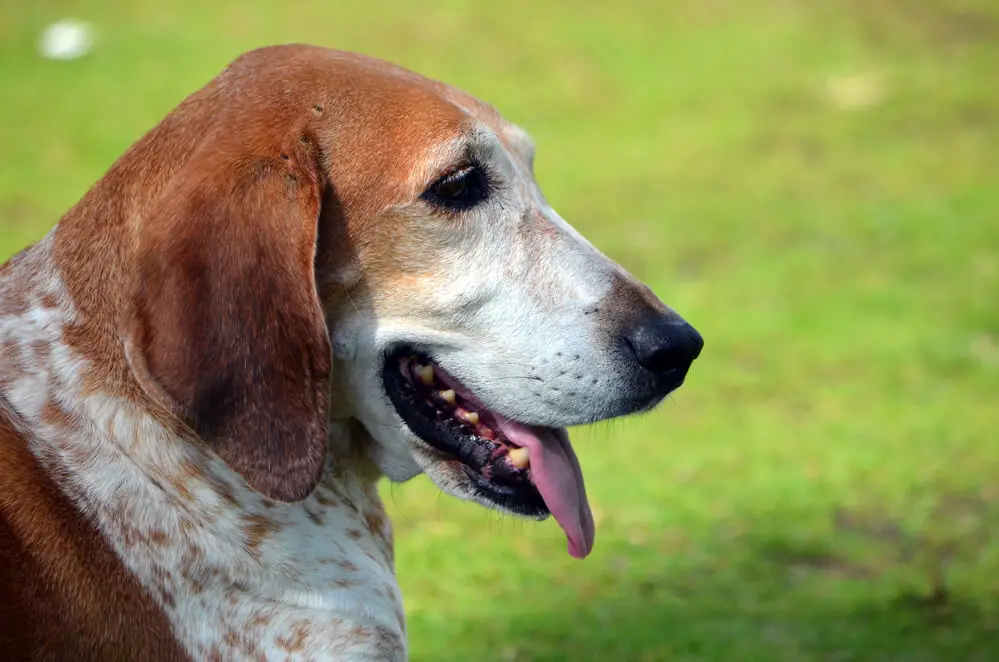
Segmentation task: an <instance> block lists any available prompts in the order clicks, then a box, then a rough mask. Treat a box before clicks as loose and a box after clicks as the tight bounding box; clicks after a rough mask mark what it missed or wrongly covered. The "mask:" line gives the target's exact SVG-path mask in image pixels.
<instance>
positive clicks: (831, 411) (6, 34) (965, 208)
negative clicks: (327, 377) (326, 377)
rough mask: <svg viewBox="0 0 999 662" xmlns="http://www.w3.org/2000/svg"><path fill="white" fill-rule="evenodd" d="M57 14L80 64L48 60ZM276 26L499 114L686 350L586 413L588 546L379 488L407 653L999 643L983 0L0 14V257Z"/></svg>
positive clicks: (992, 222)
mask: <svg viewBox="0 0 999 662" xmlns="http://www.w3.org/2000/svg"><path fill="white" fill-rule="evenodd" d="M70 7H71V8H72V11H70V9H68V8H70ZM67 14H71V15H75V16H79V17H82V18H86V19H89V20H92V21H94V22H95V23H96V24H97V26H98V28H99V30H100V33H101V34H100V41H99V43H98V47H97V49H96V50H95V51H94V52H93V53H92V54H91V55H89V56H88V57H86V58H84V59H81V60H79V61H75V62H70V63H58V62H50V61H45V60H42V59H40V58H38V57H37V56H36V55H35V54H34V41H35V39H36V37H37V34H38V33H39V31H40V29H41V28H42V26H43V25H44V24H45V23H46V22H48V21H50V20H54V19H57V18H60V17H62V16H64V15H67ZM284 41H308V42H314V43H319V44H326V45H331V46H337V47H342V48H347V49H353V50H360V51H363V52H367V53H370V54H373V55H378V56H380V57H384V58H387V59H390V60H394V61H397V62H399V63H401V64H404V65H407V66H409V67H411V68H414V69H417V70H419V71H421V72H423V73H426V74H428V75H431V76H434V77H437V78H441V79H444V80H447V81H449V82H451V83H453V84H456V85H458V86H461V87H463V88H466V89H468V90H469V91H471V92H473V93H475V94H477V95H478V96H480V97H482V98H484V99H486V100H488V101H490V102H491V103H493V104H495V105H496V106H498V107H499V108H500V109H501V110H503V112H504V113H505V114H506V115H507V116H508V117H509V118H511V119H512V120H514V121H516V122H519V123H521V124H523V125H524V126H525V127H526V128H527V129H528V130H529V131H530V132H531V133H532V134H533V135H534V137H535V139H536V142H537V143H538V145H539V158H538V177H539V180H540V181H541V183H542V185H543V186H544V187H545V189H546V191H547V193H548V196H549V198H550V199H551V200H552V201H553V204H554V205H555V206H556V207H557V208H558V209H559V210H560V211H561V213H562V215H563V216H565V217H566V218H568V219H570V220H571V221H572V222H574V223H575V224H576V226H577V227H578V228H580V229H581V230H582V231H583V232H584V233H585V234H587V235H588V236H589V237H590V238H591V239H592V240H593V241H594V242H595V243H596V244H598V245H599V246H600V247H601V248H602V249H604V250H605V251H606V252H607V253H609V254H610V255H611V256H613V257H614V258H616V259H617V260H619V261H620V262H622V263H623V264H624V265H626V266H627V267H628V268H629V269H631V270H632V271H633V272H634V273H635V274H636V275H638V276H640V277H641V278H643V279H645V280H647V281H648V282H649V283H650V284H652V285H653V287H654V288H655V289H656V291H657V292H658V293H659V294H660V295H661V296H662V297H663V298H664V299H665V300H666V301H667V302H669V303H670V304H671V305H673V306H674V307H676V308H677V309H678V310H679V311H681V312H682V314H684V315H685V316H686V317H687V318H688V319H689V320H691V321H692V322H693V323H694V324H695V325H696V326H697V327H698V328H699V329H700V330H701V331H702V333H703V335H704V336H705V338H706V343H707V344H706V348H705V351H704V354H703V357H702V358H701V359H700V360H699V361H698V362H697V364H696V365H695V368H694V370H693V372H692V374H691V377H690V379H689V381H688V384H687V385H686V386H685V387H684V388H683V389H681V391H679V392H678V393H677V394H676V395H675V396H674V397H673V398H672V399H671V401H669V402H668V403H667V404H666V406H664V407H663V408H662V409H661V410H660V411H658V412H656V413H654V414H651V415H647V416H644V417H641V418H635V419H628V420H624V421H620V422H614V423H609V424H605V425H598V426H596V427H595V428H592V429H584V430H577V431H575V439H576V446H577V449H578V451H579V455H580V457H581V461H582V463H583V466H584V470H585V473H586V476H587V479H588V486H589V491H590V494H591V497H592V502H593V505H594V508H595V511H596V513H597V517H598V531H597V546H596V549H595V551H594V554H593V555H592V556H591V557H590V558H589V559H588V560H586V561H585V562H582V563H580V562H577V561H574V560H572V559H570V558H569V557H568V556H567V555H566V554H565V551H564V541H563V538H562V535H561V532H560V531H559V530H558V529H557V527H556V526H555V525H554V523H552V522H547V523H544V524H534V523H526V522H521V521H518V520H514V519H511V518H499V517H498V516H496V515H495V514H492V513H490V512H488V511H486V510H484V509H482V508H480V507H477V506H474V505H470V504H466V503H462V502H458V501H457V500H455V499H452V498H450V497H442V496H440V494H439V492H438V491H437V490H436V489H435V488H433V486H432V485H430V484H429V482H428V481H426V480H425V479H422V478H421V479H417V480H414V481H413V482H412V483H410V484H406V485H401V486H400V485H396V486H386V490H385V492H386V496H387V498H388V501H389V508H390V513H391V514H392V515H393V518H394V520H395V523H396V527H397V534H398V558H399V566H398V571H399V577H400V581H401V583H402V586H403V589H404V592H405V597H406V602H407V610H408V614H409V622H410V639H411V645H412V656H413V659H414V660H507V661H513V660H561V659H571V660H712V661H715V660H726V661H728V660H733V661H744V660H760V661H764V662H776V661H784V660H828V661H830V662H831V661H849V660H864V661H868V660H870V661H888V660H905V661H906V662H920V661H929V660H939V661H941V662H950V661H961V662H971V661H982V662H984V661H986V660H996V659H999V438H997V433H996V430H997V428H999V402H997V399H999V309H997V308H999V306H997V304H999V156H997V148H999V48H997V47H996V44H997V43H999V5H996V3H994V2H992V0H926V1H925V2H918V3H914V2H904V1H903V0H884V1H883V2H882V1H880V0H867V1H866V2H863V1H861V0H833V1H830V2H824V3H817V2H816V3H808V2H789V1H787V0H742V1H741V2H723V1H721V0H682V1H673V2H663V1H662V0H646V1H643V2H639V1H625V2H616V3H608V2H600V1H597V0H591V1H589V2H574V3H562V4H556V3H542V2H529V1H528V0H518V1H516V2H503V3H498V2H497V3H486V2H457V1H456V0H451V1H448V2H439V3H429V2H427V3H407V2H402V0H396V1H395V2H389V3H359V2H315V3H306V2H289V1H285V2H263V1H261V0H239V1H235V0H220V1H219V2H214V3H211V2H205V1H203V0H201V1H198V2H195V1H193V0H177V1H176V2H172V3H170V2H163V1H162V0H159V1H157V2H153V1H151V0H136V1H128V2H126V1H125V0H108V1H106V2H100V1H99V0H89V1H87V2H74V3H69V2H56V1H49V2H35V1H32V2H29V1H28V0H8V1H7V2H6V3H5V4H4V6H3V8H2V9H0V99H2V100H3V101H2V103H0V126H3V127H4V129H3V131H2V132H0V154H3V157H4V166H3V168H2V169H0V254H3V255H4V256H6V255H9V254H11V253H13V252H14V251H15V250H17V249H18V248H20V247H21V246H22V245H24V244H25V243H27V242H28V241H30V240H32V239H33V238H36V237H38V236H40V235H41V234H42V233H43V232H44V231H45V230H46V229H47V228H48V227H50V226H51V225H52V224H53V223H54V222H55V221H56V220H57V218H58V216H59V215H60V214H61V213H62V211H64V210H65V209H66V208H67V207H68V206H69V205H70V204H72V203H73V202H74V201H75V200H76V199H77V198H78V197H79V196H80V195H81V194H82V193H83V192H84V191H85V190H86V188H87V187H88V186H89V185H90V184H91V183H93V182H94V181H95V180H96V179H97V178H98V177H100V175H101V174H102V172H103V171H104V170H105V169H106V168H107V167H108V166H109V165H110V163H111V162H112V161H113V159H114V158H116V157H117V156H118V155H119V154H120V153H121V152H122V151H123V150H124V149H125V148H126V147H127V146H128V145H129V144H131V143H132V142H133V141H134V140H135V139H136V138H138V137H139V136H140V135H141V134H142V132H143V131H144V130H146V129H147V128H149V127H150V126H151V125H152V124H153V123H155V122H156V121H158V120H159V119H160V117H161V116H162V115H164V114H165V113H166V112H167V111H168V110H169V109H170V108H171V107H172V106H173V105H175V104H176V103H177V102H179V101H180V99H182V98H183V97H184V96H185V95H186V94H188V93H189V92H191V91H193V90H194V89H196V88H197V87H199V86H200V85H201V84H203V83H204V82H205V81H206V80H208V79H209V78H210V77H212V76H213V75H214V74H215V73H216V72H217V71H218V70H219V69H220V68H221V67H222V66H223V65H224V64H225V63H226V62H227V61H228V60H230V59H231V58H232V57H234V56H235V55H237V54H238V53H239V52H241V51H243V50H246V49H248V48H251V47H253V46H257V45H263V44H266V43H273V42H284Z"/></svg>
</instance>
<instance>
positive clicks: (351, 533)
mask: <svg viewBox="0 0 999 662" xmlns="http://www.w3.org/2000/svg"><path fill="white" fill-rule="evenodd" d="M347 537H348V538H350V539H351V540H360V539H361V538H363V537H364V534H363V533H361V532H360V531H358V530H357V529H347Z"/></svg>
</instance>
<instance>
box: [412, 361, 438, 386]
mask: <svg viewBox="0 0 999 662" xmlns="http://www.w3.org/2000/svg"><path fill="white" fill-rule="evenodd" d="M413 374H415V375H416V377H417V379H419V380H420V381H421V382H423V383H424V384H425V385H426V386H431V385H433V383H434V367H433V366H431V365H417V366H416V367H415V368H413Z"/></svg>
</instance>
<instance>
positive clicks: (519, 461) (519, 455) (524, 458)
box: [507, 448, 531, 469]
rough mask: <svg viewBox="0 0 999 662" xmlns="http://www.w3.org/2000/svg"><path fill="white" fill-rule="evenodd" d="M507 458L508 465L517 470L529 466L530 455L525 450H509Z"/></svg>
mask: <svg viewBox="0 0 999 662" xmlns="http://www.w3.org/2000/svg"><path fill="white" fill-rule="evenodd" d="M507 457H508V458H510V464H512V465H513V466H515V467H517V468H518V469H526V468H527V467H529V466H531V454H530V453H529V452H528V450H527V449H526V448H511V449H510V452H509V453H507Z"/></svg>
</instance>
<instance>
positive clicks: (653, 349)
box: [624, 319, 704, 374]
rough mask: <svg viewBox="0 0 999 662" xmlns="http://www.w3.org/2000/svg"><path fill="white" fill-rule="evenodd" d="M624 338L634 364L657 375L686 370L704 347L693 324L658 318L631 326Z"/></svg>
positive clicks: (702, 340)
mask: <svg viewBox="0 0 999 662" xmlns="http://www.w3.org/2000/svg"><path fill="white" fill-rule="evenodd" d="M624 340H625V344H626V345H627V346H628V348H629V349H630V350H631V353H632V354H633V355H634V357H635V359H636V360H637V361H638V363H639V364H640V365H641V366H642V367H644V368H645V369H646V370H649V371H651V372H654V373H657V374H662V373H666V372H669V371H671V370H677V369H682V370H684V371H686V369H687V368H688V367H690V364H691V362H693V361H694V359H696V358H697V357H698V356H699V355H700V353H701V349H702V348H703V347H704V339H703V338H701V334H700V333H698V332H697V330H696V329H694V327H692V326H690V325H689V324H687V323H686V322H675V321H672V320H670V321H666V320H662V319H656V320H654V321H652V322H646V323H643V324H639V325H637V326H635V327H634V328H632V329H631V331H630V333H628V334H627V335H626V336H625V338H624Z"/></svg>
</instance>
